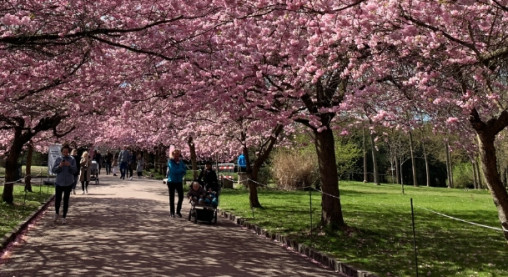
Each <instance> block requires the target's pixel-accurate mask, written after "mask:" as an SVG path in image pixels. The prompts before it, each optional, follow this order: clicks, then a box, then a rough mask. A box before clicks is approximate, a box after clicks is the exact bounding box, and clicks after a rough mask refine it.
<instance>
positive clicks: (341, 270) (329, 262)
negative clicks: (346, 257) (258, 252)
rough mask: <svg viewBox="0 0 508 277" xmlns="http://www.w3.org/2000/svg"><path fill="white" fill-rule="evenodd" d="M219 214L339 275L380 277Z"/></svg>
mask: <svg viewBox="0 0 508 277" xmlns="http://www.w3.org/2000/svg"><path fill="white" fill-rule="evenodd" d="M218 213H219V215H220V216H221V217H224V218H226V219H228V220H230V221H232V222H234V223H235V224H237V225H240V226H242V227H245V228H247V229H250V230H253V231H254V232H256V234H258V235H259V236H265V237H267V238H269V239H271V240H276V241H278V242H280V243H282V244H283V245H285V246H287V247H291V248H292V249H293V250H294V251H297V252H298V253H300V254H302V255H305V256H307V257H308V258H310V259H313V260H316V261H317V262H319V263H320V264H322V265H324V266H326V267H328V268H331V269H333V270H335V272H337V273H338V274H339V275H342V276H344V275H345V276H348V277H378V276H377V275H375V274H374V273H372V272H369V271H365V270H360V269H357V268H355V267H353V266H351V265H348V264H345V263H343V262H341V261H339V260H337V259H335V258H333V257H330V256H329V255H326V254H323V253H321V252H319V251H317V250H315V249H313V248H311V247H309V246H307V245H305V244H303V243H298V242H296V241H294V240H290V239H288V238H287V237H286V236H284V235H281V234H278V233H271V232H268V231H267V230H265V229H263V228H261V227H259V226H257V225H255V224H252V223H250V222H248V221H247V220H245V219H244V218H242V217H238V216H236V215H234V214H232V213H230V212H227V211H223V210H221V209H218Z"/></svg>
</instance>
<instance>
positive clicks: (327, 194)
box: [302, 186, 340, 199]
mask: <svg viewBox="0 0 508 277" xmlns="http://www.w3.org/2000/svg"><path fill="white" fill-rule="evenodd" d="M302 189H312V190H315V191H317V192H319V193H321V194H324V195H326V196H329V197H332V198H336V199H340V197H338V196H335V195H332V194H329V193H326V192H324V191H322V190H319V189H317V188H314V187H310V186H308V187H303V188H302Z"/></svg>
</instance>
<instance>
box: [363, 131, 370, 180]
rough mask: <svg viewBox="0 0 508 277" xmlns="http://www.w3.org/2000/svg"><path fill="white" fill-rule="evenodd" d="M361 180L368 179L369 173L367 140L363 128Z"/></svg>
mask: <svg viewBox="0 0 508 277" xmlns="http://www.w3.org/2000/svg"><path fill="white" fill-rule="evenodd" d="M362 146H363V182H364V183H367V182H368V181H369V175H368V171H367V142H366V139H365V128H364V129H363V145H362Z"/></svg>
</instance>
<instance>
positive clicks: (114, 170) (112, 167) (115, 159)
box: [111, 153, 118, 176]
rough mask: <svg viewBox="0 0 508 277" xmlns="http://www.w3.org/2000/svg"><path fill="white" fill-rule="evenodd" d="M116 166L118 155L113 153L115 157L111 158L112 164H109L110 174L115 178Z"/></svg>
mask: <svg viewBox="0 0 508 277" xmlns="http://www.w3.org/2000/svg"><path fill="white" fill-rule="evenodd" d="M117 166H118V155H117V153H115V155H114V156H113V159H112V162H111V172H112V173H113V176H117V175H116V167H117Z"/></svg>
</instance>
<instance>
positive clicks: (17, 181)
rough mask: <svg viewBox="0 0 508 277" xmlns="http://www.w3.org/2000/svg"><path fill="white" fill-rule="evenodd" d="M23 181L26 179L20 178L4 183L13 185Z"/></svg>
mask: <svg viewBox="0 0 508 277" xmlns="http://www.w3.org/2000/svg"><path fill="white" fill-rule="evenodd" d="M22 181H24V179H18V180H16V181H11V182H7V183H4V185H13V184H16V183H21V182H22Z"/></svg>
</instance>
